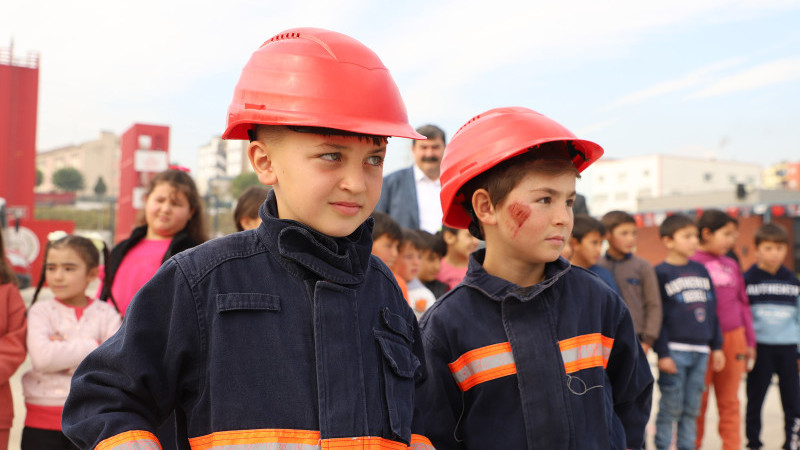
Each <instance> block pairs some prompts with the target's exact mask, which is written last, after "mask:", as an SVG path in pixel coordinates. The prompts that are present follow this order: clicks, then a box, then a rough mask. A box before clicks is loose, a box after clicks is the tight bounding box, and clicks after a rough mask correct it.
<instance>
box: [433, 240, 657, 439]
mask: <svg viewBox="0 0 800 450" xmlns="http://www.w3.org/2000/svg"><path fill="white" fill-rule="evenodd" d="M484 256H485V251H484V250H480V251H478V252H475V253H473V255H472V257H471V258H470V263H469V270H468V272H467V276H466V277H465V278H464V280H463V281H462V282H461V284H459V285H458V286H457V287H456V288H455V289H453V290H452V291H450V292H449V293H448V294H447V295H445V296H444V297H442V298H441V299H440V300H439V301H438V302H436V303H435V304H434V306H433V307H432V308H431V309H430V310H428V312H427V313H426V314H425V315H424V316H423V318H422V321H421V324H420V326H421V327H422V338H423V343H424V345H425V354H426V356H427V358H428V359H427V361H428V364H427V370H428V377H427V379H426V381H425V383H424V389H423V390H424V394H423V395H422V399H423V400H422V402H423V406H422V409H423V411H424V414H425V430H426V432H427V436H428V437H429V438H430V440H431V442H432V443H433V445H435V446H436V448H437V449H438V450H446V449H485V448H504V449H505V448H508V449H526V448H527V449H534V448H546V449H576V450H587V449H624V448H642V447H644V428H645V425H646V424H647V420H648V417H649V415H650V405H651V397H652V389H653V377H652V375H651V373H650V369H649V367H648V364H647V361H646V359H645V357H644V354H643V352H642V349H641V347H640V344H639V341H638V340H637V338H636V334H635V333H634V330H633V322H632V321H631V317H630V313H629V312H628V310H627V308H626V307H625V304H624V303H623V301H622V299H621V298H619V296H618V295H617V294H615V293H614V292H613V291H611V289H610V288H609V287H608V286H607V285H606V284H605V283H604V282H603V281H602V280H600V279H599V278H598V277H597V276H596V275H594V274H592V273H590V272H589V271H586V270H583V269H581V268H579V267H570V266H569V263H567V262H566V261H565V260H563V259H559V260H558V261H555V262H553V263H549V264H547V265H546V266H545V280H544V281H543V282H542V283H539V284H537V285H534V286H531V287H527V288H521V287H520V286H517V285H515V284H512V283H509V282H508V281H505V280H503V279H500V278H497V277H494V276H492V275H490V274H488V273H487V272H486V271H485V270H484V269H483V267H482V265H481V263H482V262H483V258H484Z"/></svg>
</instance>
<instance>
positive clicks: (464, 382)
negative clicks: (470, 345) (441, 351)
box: [448, 342, 517, 391]
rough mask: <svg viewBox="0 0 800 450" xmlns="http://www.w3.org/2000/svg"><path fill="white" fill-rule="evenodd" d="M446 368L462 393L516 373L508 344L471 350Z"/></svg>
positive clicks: (512, 355)
mask: <svg viewBox="0 0 800 450" xmlns="http://www.w3.org/2000/svg"><path fill="white" fill-rule="evenodd" d="M448 366H449V367H450V372H452V374H453V378H455V380H456V383H458V386H459V387H460V388H461V390H462V391H467V390H469V389H470V388H472V387H473V386H475V385H477V384H480V383H484V382H486V381H490V380H494V379H496V378H501V377H505V376H508V375H513V374H515V373H517V366H516V364H514V354H513V353H512V352H511V344H510V343H508V342H503V343H500V344H494V345H489V346H486V347H481V348H477V349H475V350H471V351H469V352H467V353H464V354H463V355H461V356H460V357H459V358H458V359H457V360H455V361H453V362H451V363H450V364H448Z"/></svg>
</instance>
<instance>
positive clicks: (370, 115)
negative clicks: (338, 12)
mask: <svg viewBox="0 0 800 450" xmlns="http://www.w3.org/2000/svg"><path fill="white" fill-rule="evenodd" d="M253 124H264V125H296V126H309V127H322V128H334V129H337V130H344V131H351V132H354V133H360V134H371V135H376V136H398V137H405V138H412V139H425V136H422V135H420V134H417V133H416V132H415V131H414V129H413V128H412V127H411V125H409V124H408V116H407V115H406V108H405V105H404V104H403V100H402V99H401V98H400V92H399V91H398V89H397V86H396V85H395V84H394V80H392V76H391V75H390V74H389V71H388V70H387V69H386V67H384V65H383V63H382V62H381V60H380V59H379V58H378V56H377V55H376V54H375V53H374V52H372V50H370V49H368V48H367V47H366V46H364V44H362V43H360V42H358V41H357V40H355V39H353V38H351V37H349V36H345V35H344V34H341V33H336V32H334V31H328V30H322V29H319V28H294V29H291V30H286V31H284V32H283V33H280V34H278V35H277V36H274V37H272V38H271V39H270V40H268V41H267V42H265V43H264V44H263V45H261V47H260V48H259V49H258V50H256V51H255V52H254V53H253V55H252V56H251V57H250V61H248V63H247V65H246V66H245V67H244V69H242V75H241V77H240V78H239V82H238V83H237V84H236V88H235V89H234V92H233V100H232V101H231V105H230V107H228V124H227V128H226V130H225V133H224V134H223V135H222V138H223V139H247V138H248V136H247V130H249V129H250V128H252V125H253Z"/></svg>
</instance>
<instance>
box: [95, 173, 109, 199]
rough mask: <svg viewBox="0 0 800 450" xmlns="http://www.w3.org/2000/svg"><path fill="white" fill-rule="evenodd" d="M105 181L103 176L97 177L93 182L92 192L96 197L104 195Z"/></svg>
mask: <svg viewBox="0 0 800 450" xmlns="http://www.w3.org/2000/svg"><path fill="white" fill-rule="evenodd" d="M106 190H107V188H106V182H105V181H103V177H98V178H97V183H95V184H94V194H95V195H96V196H98V197H103V196H104V195H106Z"/></svg>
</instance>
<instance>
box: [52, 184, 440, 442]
mask: <svg viewBox="0 0 800 450" xmlns="http://www.w3.org/2000/svg"><path fill="white" fill-rule="evenodd" d="M260 215H261V218H262V220H263V223H262V225H261V227H260V228H258V229H257V230H254V231H249V232H248V231H246V232H242V233H236V234H233V235H230V236H226V237H223V238H219V239H215V240H213V241H209V242H207V243H206V244H203V245H201V246H199V247H195V248H194V249H191V250H188V251H185V252H183V253H181V254H179V255H176V256H175V257H173V258H172V259H170V260H169V261H167V262H166V263H165V264H164V265H163V266H162V267H161V269H160V270H159V271H158V273H157V274H156V275H155V276H154V277H153V279H152V280H151V281H150V282H149V283H148V284H146V285H145V286H144V287H143V288H142V290H141V291H140V292H139V293H138V294H137V296H136V297H135V298H134V301H133V303H132V304H131V306H130V309H129V310H128V314H126V316H125V321H124V323H123V326H122V328H121V329H120V331H119V332H118V333H117V334H116V335H115V336H113V337H112V338H111V339H109V340H108V341H106V342H105V343H104V344H103V345H102V346H101V347H100V348H98V349H97V350H96V351H95V352H93V353H92V354H90V355H89V356H88V357H87V358H86V360H85V361H84V362H83V363H82V364H81V365H80V367H79V368H78V370H77V372H76V373H75V376H74V378H73V382H72V387H71V393H70V396H69V398H68V400H67V404H66V406H65V409H64V416H63V425H64V426H63V430H64V432H65V433H66V434H67V436H69V437H70V439H72V440H73V441H74V442H75V443H77V444H78V445H79V446H80V447H81V448H101V449H105V448H109V449H114V448H116V449H122V448H124V449H140V448H141V449H144V448H148V449H149V448H156V447H155V442H154V441H155V437H154V436H153V434H152V433H153V432H154V431H155V429H156V428H157V426H158V425H159V424H160V423H161V422H162V421H164V419H165V418H167V417H168V416H169V414H170V413H171V411H172V410H173V409H174V410H175V412H176V422H177V428H178V441H179V444H180V446H183V447H186V446H187V441H188V444H190V445H191V448H193V449H213V448H230V447H226V446H235V447H236V448H237V449H248V448H258V449H272V448H276V449H277V448H293V449H317V448H336V449H350V448H359V449H361V448H376V449H384V448H386V449H405V448H407V447H408V446H409V445H416V447H415V448H430V446H429V442H428V441H427V439H425V438H424V437H422V436H421V434H422V432H421V423H422V422H421V420H420V416H419V414H418V413H415V411H414V406H413V405H414V396H415V385H416V384H418V383H419V382H421V380H422V377H423V375H424V356H423V352H422V345H421V340H420V336H419V329H418V327H417V323H416V320H415V317H414V313H413V312H412V311H411V309H410V308H409V307H408V304H407V303H406V301H405V300H404V299H403V296H402V293H401V292H400V289H399V288H398V287H397V284H396V282H395V281H394V278H393V276H392V274H391V272H390V271H389V270H388V268H387V267H386V266H385V265H384V264H383V263H381V262H380V261H379V260H378V259H377V258H375V257H371V256H370V251H371V245H372V237H371V225H372V221H368V223H366V224H364V225H362V226H361V227H359V228H358V229H357V230H356V231H355V232H354V233H353V234H352V235H350V236H348V237H346V238H331V237H329V236H326V235H322V234H320V233H318V232H316V231H314V230H312V229H310V228H308V227H306V226H304V225H301V224H299V223H297V222H294V221H288V220H280V219H277V218H276V215H277V207H276V204H275V199H274V196H272V195H270V197H269V198H268V199H267V202H266V203H265V204H264V205H262V207H261V211H260ZM412 431H413V433H415V434H413V435H412Z"/></svg>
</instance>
